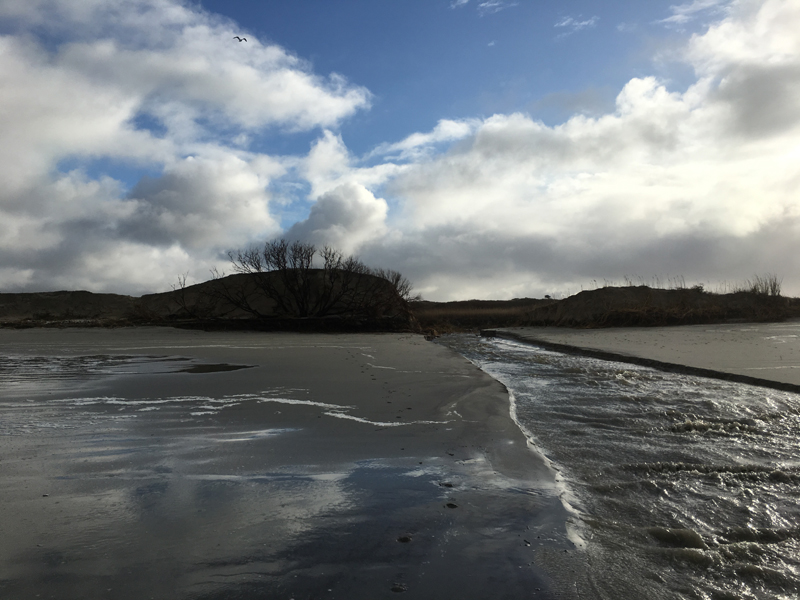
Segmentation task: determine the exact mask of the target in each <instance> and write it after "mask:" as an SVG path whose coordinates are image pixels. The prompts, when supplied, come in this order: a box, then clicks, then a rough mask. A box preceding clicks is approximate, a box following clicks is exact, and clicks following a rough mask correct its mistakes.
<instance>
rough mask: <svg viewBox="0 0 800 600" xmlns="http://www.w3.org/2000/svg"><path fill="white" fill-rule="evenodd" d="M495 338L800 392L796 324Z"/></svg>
mask: <svg viewBox="0 0 800 600" xmlns="http://www.w3.org/2000/svg"><path fill="white" fill-rule="evenodd" d="M488 334H489V335H494V333H492V332H488ZM496 335H499V336H501V337H509V338H513V339H518V340H520V341H524V342H528V343H532V344H536V345H539V346H542V347H545V348H549V349H552V350H559V351H563V352H573V353H579V354H584V355H587V356H594V357H596V358H605V359H608V360H619V361H622V362H631V363H635V364H641V365H645V366H652V367H656V368H660V369H665V370H672V371H678V372H684V373H689V374H694V375H702V376H706V377H714V378H718V379H726V380H730V381H739V382H742V383H750V384H754V385H761V386H765V387H772V388H776V389H782V390H787V391H792V392H800V320H790V321H786V322H783V323H727V324H720V325H683V326H676V327H619V328H607V329H565V328H556V327H513V328H502V329H497V330H496Z"/></svg>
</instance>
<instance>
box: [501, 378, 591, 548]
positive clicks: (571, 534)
mask: <svg viewBox="0 0 800 600" xmlns="http://www.w3.org/2000/svg"><path fill="white" fill-rule="evenodd" d="M506 391H507V392H508V403H509V408H508V414H509V416H510V417H511V420H512V421H514V423H516V424H517V427H519V430H520V431H521V432H522V433H523V435H524V436H525V438H526V440H527V442H528V448H530V449H531V450H532V451H534V452H535V453H536V454H538V455H539V456H540V457H541V458H542V460H543V461H544V463H545V465H546V466H547V468H548V469H549V470H550V472H551V473H552V474H553V478H554V479H555V482H556V487H557V488H558V490H559V494H558V499H559V500H560V501H561V505H562V506H563V507H564V509H565V510H566V511H567V513H569V514H570V515H572V517H573V518H574V519H575V521H576V522H577V523H580V524H583V522H584V521H583V513H582V512H581V511H580V510H578V509H577V508H575V506H576V504H577V499H576V498H575V497H574V495H573V494H572V491H571V490H570V489H569V486H568V485H567V483H566V481H564V477H563V476H562V475H561V473H560V472H559V470H558V469H557V468H556V467H555V466H554V465H553V462H552V461H551V460H550V459H549V458H547V456H545V454H544V452H542V450H541V449H540V448H539V446H537V445H536V442H535V438H534V436H533V434H532V433H531V432H530V431H528V429H527V428H526V427H525V426H524V425H523V424H522V423H520V421H519V419H518V418H517V399H516V397H515V396H514V392H512V391H511V390H510V389H508V387H507V386H506ZM580 529H581V527H580V525H578V526H575V525H573V523H571V522H570V519H567V538H568V539H569V540H570V541H571V542H572V543H573V544H575V546H576V547H577V548H586V539H585V538H584V537H583V536H582V535H581V532H580Z"/></svg>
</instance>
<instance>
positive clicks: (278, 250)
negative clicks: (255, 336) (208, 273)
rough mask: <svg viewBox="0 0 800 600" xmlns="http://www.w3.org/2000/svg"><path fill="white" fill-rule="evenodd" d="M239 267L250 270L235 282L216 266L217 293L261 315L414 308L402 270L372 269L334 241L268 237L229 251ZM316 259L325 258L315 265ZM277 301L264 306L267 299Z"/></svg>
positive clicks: (369, 313)
mask: <svg viewBox="0 0 800 600" xmlns="http://www.w3.org/2000/svg"><path fill="white" fill-rule="evenodd" d="M228 258H229V259H230V262H231V265H232V268H233V271H234V273H237V274H243V275H248V276H249V277H248V278H247V280H246V282H244V281H242V280H238V281H237V282H232V281H230V280H229V279H226V278H225V277H224V273H223V274H220V273H218V272H212V274H213V275H214V279H215V282H216V287H215V288H214V289H215V290H216V293H217V294H218V295H219V296H220V297H221V298H223V299H224V300H225V301H226V302H228V303H229V304H231V305H233V306H235V307H237V308H239V309H241V310H244V311H246V312H248V313H250V314H251V315H252V316H254V317H256V318H268V317H271V316H278V317H301V318H302V317H325V316H334V315H349V316H356V315H360V316H367V317H374V316H380V315H384V316H397V314H395V313H398V312H403V313H404V314H406V315H407V314H408V309H407V303H408V300H409V299H411V283H410V282H409V281H408V280H407V279H406V278H405V277H403V276H402V275H401V274H400V273H397V272H396V271H388V270H384V269H371V268H369V267H368V266H366V265H365V264H364V263H363V262H361V261H360V260H359V259H358V258H356V257H354V256H347V255H345V254H343V253H342V252H341V251H339V250H337V249H335V248H331V247H328V246H325V247H323V248H322V249H320V250H318V249H317V248H316V247H315V246H314V245H313V244H307V243H303V242H293V243H291V244H290V243H289V242H288V241H286V240H285V239H280V240H273V241H268V242H266V243H265V244H264V246H263V247H261V248H259V247H255V246H253V247H250V248H248V249H244V250H235V251H231V252H229V253H228ZM315 259H316V262H317V263H321V266H320V267H317V268H315V266H314V263H315ZM264 298H268V299H269V300H270V301H271V302H272V304H273V306H272V307H271V310H266V309H265V308H264V303H263V299H264Z"/></svg>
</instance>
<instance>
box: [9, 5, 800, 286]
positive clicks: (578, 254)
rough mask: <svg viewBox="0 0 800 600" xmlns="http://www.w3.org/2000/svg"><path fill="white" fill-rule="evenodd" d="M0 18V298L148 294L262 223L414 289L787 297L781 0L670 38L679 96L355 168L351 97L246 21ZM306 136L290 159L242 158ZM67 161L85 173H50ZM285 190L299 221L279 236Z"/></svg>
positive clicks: (798, 235)
mask: <svg viewBox="0 0 800 600" xmlns="http://www.w3.org/2000/svg"><path fill="white" fill-rule="evenodd" d="M464 4H466V2H462V1H456V2H453V3H452V6H453V7H458V6H461V5H464ZM505 4H508V3H505ZM718 4H720V3H715V2H700V1H698V2H695V3H693V4H691V5H684V6H682V7H675V8H674V9H673V16H678V15H684V16H686V17H687V18H689V17H691V16H692V15H694V14H698V12H699V11H700V10H701V9H703V10H704V9H711V8H713V7H716V6H717V5H718ZM0 19H5V20H6V22H10V23H13V24H14V33H11V34H7V35H4V36H2V37H0V79H1V80H0V106H1V107H2V108H3V110H2V111H0V139H4V140H9V141H11V142H12V143H4V144H3V145H2V146H0V153H2V155H0V159H2V160H0V290H2V291H11V290H14V289H21V290H22V289H24V290H36V289H39V290H45V289H48V290H52V289H57V288H70V289H79V288H85V289H91V290H94V291H116V292H126V293H127V292H134V293H144V292H150V291H156V290H158V289H168V285H169V283H170V282H171V281H173V280H174V279H175V276H176V274H178V273H182V272H185V271H187V270H190V271H191V272H192V274H193V275H196V276H197V277H198V278H199V279H203V278H204V277H203V273H204V272H205V268H210V267H213V266H219V265H220V264H221V263H220V262H219V261H220V260H221V259H220V257H221V256H224V251H225V250H227V249H229V248H231V247H237V246H242V245H245V244H247V243H249V242H250V241H254V240H259V239H265V238H268V237H271V236H273V235H280V234H285V235H288V236H289V237H293V238H302V239H307V240H310V241H313V242H315V243H318V244H333V245H337V246H339V247H341V248H342V249H344V250H346V251H348V252H357V253H359V254H360V255H361V257H362V258H363V259H365V260H366V261H367V262H368V263H370V264H374V265H376V266H383V267H387V268H394V269H398V270H400V271H401V272H403V273H404V274H405V275H406V276H408V277H409V278H410V279H411V280H412V281H414V283H415V284H416V288H417V290H418V291H421V292H422V293H423V295H424V296H425V297H428V298H431V299H440V300H445V299H455V298H469V297H476V298H510V297H520V296H529V295H537V296H540V295H543V294H545V293H550V294H552V293H566V292H568V291H571V292H577V291H579V289H580V287H581V286H582V285H583V286H586V285H590V282H591V281H592V280H599V281H602V280H604V279H607V280H616V281H621V280H622V278H623V277H624V276H626V275H627V276H630V277H634V278H635V277H637V276H641V277H644V278H645V279H649V278H650V277H652V276H659V277H661V278H662V279H665V278H667V277H668V276H683V277H685V278H686V280H687V281H700V282H712V283H713V282H717V281H722V280H728V281H735V280H742V279H743V278H746V277H750V276H752V275H753V274H754V273H765V272H767V271H769V272H776V273H778V274H781V275H783V276H784V278H785V279H784V290H785V291H786V292H789V293H794V294H800V254H799V253H798V252H797V243H796V240H797V239H800V203H799V201H798V194H797V190H798V189H800V170H798V167H797V165H798V164H800V162H799V161H798V159H800V37H798V36H797V35H796V32H797V31H800V6H798V5H797V3H796V2H793V1H791V0H738V1H736V2H733V3H730V5H729V6H727V8H726V9H725V12H724V13H720V14H719V15H718V20H717V21H716V22H715V23H713V24H712V25H710V26H709V27H708V29H707V30H706V31H704V32H702V33H699V34H695V35H694V36H692V37H691V39H690V40H689V41H688V43H687V45H686V47H685V49H684V53H683V56H682V60H684V61H685V62H686V63H687V64H688V65H689V66H690V67H691V68H693V69H694V72H695V81H694V83H693V84H692V85H690V86H689V87H688V88H686V89H682V90H674V89H670V87H669V85H668V83H667V82H664V81H660V80H659V79H657V78H655V77H638V78H634V79H631V80H630V81H629V82H628V83H627V84H626V85H625V86H624V87H623V88H622V89H621V90H620V91H619V93H618V95H617V98H616V103H615V106H614V108H613V110H610V111H609V112H607V113H606V114H597V115H593V116H591V117H590V116H586V115H576V116H573V117H572V118H570V119H568V120H567V121H565V122H564V123H562V124H560V125H557V126H553V127H551V126H546V125H544V124H543V123H542V122H541V121H539V120H537V119H536V116H535V115H531V114H526V113H514V114H497V115H492V116H489V117H486V118H480V119H478V118H476V119H467V120H446V119H443V120H442V121H440V122H439V124H438V125H437V126H436V127H435V128H433V129H432V130H431V131H428V132H416V133H412V134H411V135H409V136H407V137H406V138H405V139H403V140H401V141H399V142H386V143H384V144H381V145H379V146H377V147H376V148H375V149H374V150H373V151H372V152H369V153H367V154H366V155H364V156H360V157H359V156H354V155H352V153H351V152H350V151H349V150H348V148H347V147H346V145H345V143H344V141H343V139H342V137H341V135H340V134H339V133H338V128H339V127H340V126H341V124H342V123H345V122H346V119H347V118H348V117H350V116H351V115H353V114H355V113H356V112H357V111H360V110H367V109H368V107H369V103H370V93H369V92H368V91H367V90H366V89H364V88H362V87H359V86H357V85H355V84H352V83H350V82H348V81H347V80H345V79H344V78H342V77H341V76H339V75H335V74H334V75H329V76H320V75H318V74H315V73H313V72H312V71H311V69H310V67H309V66H308V65H307V64H305V63H304V62H303V61H302V60H300V59H299V58H297V57H294V56H292V55H291V54H289V53H288V52H286V51H285V50H284V49H282V48H280V47H278V46H274V45H269V44H261V43H259V42H258V40H257V39H256V38H255V37H254V36H252V35H250V34H247V38H248V45H247V47H246V48H245V46H246V45H245V44H239V43H237V42H235V41H234V42H233V43H228V42H229V41H230V38H231V37H232V35H234V34H238V33H242V32H241V31H240V30H236V28H235V25H234V24H233V23H230V22H228V21H225V20H224V19H220V18H218V17H215V16H213V15H209V14H207V13H204V12H201V11H199V10H198V9H195V8H191V7H189V6H187V5H185V4H181V3H178V2H171V1H168V0H133V1H130V2H126V3H117V2H112V1H111V0H92V1H88V0H84V1H83V2H57V1H55V0H49V1H45V0H41V1H39V2H31V1H28V2H24V3H23V2H21V1H20V2H10V1H6V2H5V3H3V4H2V5H0ZM676 22H677V21H676ZM577 23H578V24H582V23H583V21H582V20H578V21H577ZM589 26H590V25H588V24H587V25H582V27H589ZM564 27H565V28H569V27H572V29H575V22H572V23H569V24H565V25H564ZM245 33H246V32H245ZM53 40H55V41H53ZM315 130H319V132H320V133H319V135H318V139H317V141H316V142H315V143H314V144H313V145H312V147H311V149H310V150H309V152H308V154H307V155H305V156H270V155H265V154H262V153H258V152H254V151H251V150H249V148H250V146H249V144H250V142H251V140H254V139H258V137H259V136H263V135H265V134H270V135H281V133H282V132H291V131H315ZM76 157H77V158H80V159H82V160H85V161H98V163H99V166H98V167H97V168H95V169H92V168H83V167H80V168H74V169H69V168H64V167H63V164H64V161H67V160H69V159H75V158H76ZM90 164H91V163H90ZM115 164H122V165H128V166H130V167H131V168H140V169H146V170H148V171H149V172H151V174H150V175H149V176H148V177H144V178H142V179H141V180H139V181H138V183H136V184H135V185H133V186H132V187H130V189H127V188H126V186H125V185H123V183H122V182H121V181H120V180H119V179H115V178H113V177H111V176H109V175H107V174H103V173H104V170H103V169H104V165H112V166H113V165H115ZM105 172H112V171H111V170H108V169H107V170H106V171H105ZM286 189H295V190H298V191H296V193H295V195H294V196H292V195H291V194H290V195H289V196H287V195H286V194H285V193H284V191H282V190H286ZM287 203H288V204H289V205H293V206H294V205H296V206H306V207H307V210H306V213H305V214H307V215H308V216H307V218H304V219H301V220H300V221H298V222H296V223H294V224H289V225H288V226H287V227H286V228H285V230H281V227H280V225H279V221H278V216H277V215H278V209H279V208H280V207H285V206H286V205H287Z"/></svg>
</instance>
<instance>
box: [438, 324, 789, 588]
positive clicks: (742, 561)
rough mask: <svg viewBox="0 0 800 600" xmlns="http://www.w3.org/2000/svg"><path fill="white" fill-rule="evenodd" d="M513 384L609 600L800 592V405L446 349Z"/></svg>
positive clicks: (609, 365) (537, 352)
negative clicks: (578, 520)
mask: <svg viewBox="0 0 800 600" xmlns="http://www.w3.org/2000/svg"><path fill="white" fill-rule="evenodd" d="M439 341H440V343H442V344H444V345H447V346H449V347H451V348H453V349H454V350H456V351H458V352H460V353H462V354H463V355H464V356H466V357H467V358H469V359H470V360H472V361H473V362H474V363H476V364H477V365H478V366H480V367H481V368H482V369H484V370H485V371H487V372H488V373H490V374H491V375H492V376H494V377H495V378H497V379H498V380H500V381H501V382H502V383H503V384H505V385H506V386H507V387H508V388H509V390H510V391H511V392H512V393H513V394H514V398H515V404H516V412H517V417H518V419H519V421H520V423H521V424H522V426H523V427H524V428H525V429H527V430H528V431H529V432H530V434H531V435H532V436H533V438H534V441H535V443H536V444H537V446H538V447H539V448H540V449H541V450H542V451H543V453H544V454H545V455H546V456H547V457H548V459H550V460H551V461H552V462H553V464H554V465H556V466H557V468H558V469H559V472H560V474H561V476H562V477H563V481H564V483H565V484H566V485H567V486H568V488H569V491H570V494H571V497H572V498H573V500H572V502H574V503H575V507H576V508H577V509H578V510H579V511H580V513H581V515H582V521H583V524H584V529H585V532H584V534H583V537H584V538H585V539H586V540H588V547H587V557H588V561H589V564H590V565H591V570H592V579H593V585H594V588H595V589H594V590H593V591H594V592H595V593H596V594H598V595H600V596H601V597H604V598H609V599H610V598H622V597H626V598H639V597H641V598H645V597H646V598H652V599H662V598H663V599H666V598H670V599H672V598H675V599H677V598H698V599H704V600H705V599H709V600H710V599H715V600H716V599H720V598H737V599H764V600H766V599H768V598H769V599H774V598H780V599H783V598H785V599H789V598H794V599H796V598H797V597H798V593H800V535H799V534H798V525H797V523H800V504H798V502H797V500H796V499H797V498H798V497H800V457H798V453H797V440H798V439H800V396H798V395H797V394H792V393H789V392H780V391H775V390H768V389H762V388H758V387H754V386H748V385H744V384H738V383H732V382H726V381H718V380H713V379H706V378H699V377H693V376H686V375H680V374H675V373H665V372H661V371H657V370H654V369H650V368H646V367H639V366H633V365H625V364H621V363H614V362H609V361H601V360H597V359H592V358H585V357H578V356H570V355H562V354H558V353H555V352H549V351H545V350H541V349H538V348H535V347H532V346H527V345H524V344H521V343H518V342H513V341H507V340H502V339H498V338H492V339H486V338H478V337H475V336H468V335H454V336H445V337H443V338H440V340H439Z"/></svg>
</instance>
